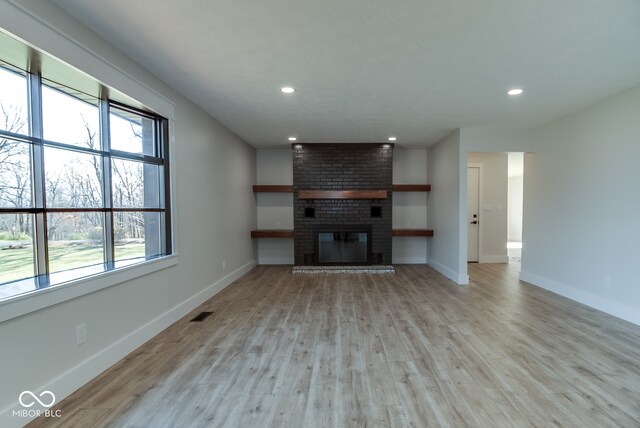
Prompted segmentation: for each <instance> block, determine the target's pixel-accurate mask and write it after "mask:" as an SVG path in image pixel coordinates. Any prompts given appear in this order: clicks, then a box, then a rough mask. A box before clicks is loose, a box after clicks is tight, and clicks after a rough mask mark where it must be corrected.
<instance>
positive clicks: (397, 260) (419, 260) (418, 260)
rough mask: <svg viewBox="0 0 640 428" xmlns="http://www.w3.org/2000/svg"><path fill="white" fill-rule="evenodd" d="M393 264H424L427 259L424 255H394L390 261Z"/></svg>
mask: <svg viewBox="0 0 640 428" xmlns="http://www.w3.org/2000/svg"><path fill="white" fill-rule="evenodd" d="M391 264H394V265H426V264H427V259H426V258H424V257H394V258H393V260H392V261H391Z"/></svg>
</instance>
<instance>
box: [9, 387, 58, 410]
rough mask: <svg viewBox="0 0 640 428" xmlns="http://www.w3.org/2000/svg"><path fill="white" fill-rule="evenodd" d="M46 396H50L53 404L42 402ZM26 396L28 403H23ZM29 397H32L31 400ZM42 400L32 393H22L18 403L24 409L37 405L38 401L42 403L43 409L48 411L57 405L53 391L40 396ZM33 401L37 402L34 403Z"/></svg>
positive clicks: (44, 392)
mask: <svg viewBox="0 0 640 428" xmlns="http://www.w3.org/2000/svg"><path fill="white" fill-rule="evenodd" d="M45 395H48V396H50V397H51V403H49V404H45V403H43V402H42V400H40V398H43V396H45ZM25 396H26V402H25V401H23V398H24V397H25ZM29 396H31V399H29ZM40 398H38V397H37V396H36V394H34V393H33V392H31V391H22V393H21V394H20V397H18V401H19V402H20V404H22V406H23V407H31V406H33V405H34V404H36V401H37V402H38V403H40V405H41V406H42V407H46V408H47V409H48V408H49V407H51V406H53V405H54V404H55V403H56V396H55V395H53V392H51V391H43V392H42V393H41V394H40ZM32 400H35V401H32Z"/></svg>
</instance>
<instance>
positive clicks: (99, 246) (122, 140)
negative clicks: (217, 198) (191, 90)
mask: <svg viewBox="0 0 640 428" xmlns="http://www.w3.org/2000/svg"><path fill="white" fill-rule="evenodd" d="M48 85H49V83H47V85H42V86H41V87H42V114H43V121H42V123H43V126H42V130H43V136H44V140H43V141H42V142H41V143H37V141H36V142H35V143H34V142H33V139H30V138H28V137H29V132H30V131H29V129H30V127H29V117H28V111H27V103H26V98H27V84H26V78H25V76H24V75H19V74H17V73H14V72H12V71H8V70H6V69H4V68H2V67H0V284H2V283H6V282H8V281H14V280H16V279H21V278H26V277H30V276H33V275H34V260H35V258H34V242H35V238H34V221H35V217H34V216H35V215H41V216H42V215H44V219H45V223H44V224H45V225H46V240H45V241H44V242H46V243H47V250H48V251H47V255H48V260H47V271H48V272H59V271H65V270H68V269H74V268H79V267H85V266H90V265H95V264H102V263H105V262H107V261H108V259H110V260H114V261H115V260H123V259H128V258H139V257H142V258H144V257H149V256H155V255H159V254H162V253H165V252H166V249H164V248H165V247H163V245H162V242H163V241H164V239H163V238H162V236H163V235H164V233H165V230H164V229H163V228H162V227H161V225H162V224H163V218H164V207H163V206H162V204H161V198H160V195H161V188H162V187H164V184H163V182H162V180H163V178H162V174H161V168H162V164H163V160H162V158H159V157H158V146H157V135H156V133H157V131H156V119H153V118H152V117H147V116H145V115H142V114H136V113H133V112H132V111H130V110H121V109H120V107H117V108H114V109H113V111H112V112H111V114H110V115H109V118H110V125H109V127H110V128H109V129H110V135H111V142H110V147H111V148H112V149H113V150H114V152H113V153H112V152H110V151H109V149H108V148H106V149H105V147H109V146H105V145H104V144H103V143H102V142H101V141H100V137H101V134H100V125H99V121H100V120H101V119H100V117H101V116H100V110H99V104H100V103H99V100H97V99H92V98H91V97H89V96H86V95H82V96H80V95H78V93H74V92H73V91H71V92H68V93H67V92H66V91H65V90H64V88H62V87H53V86H48ZM22 136H24V138H23V137H22ZM34 144H40V145H41V146H40V147H41V148H40V149H39V150H40V151H41V153H42V159H43V165H44V166H43V167H42V168H41V171H42V175H41V176H42V177H43V181H44V185H43V194H42V196H41V198H42V199H41V200H42V203H41V205H40V206H43V208H39V209H36V208H34V207H35V206H36V205H35V203H34V198H37V195H36V196H34V190H33V189H34V186H33V183H32V176H33V174H32V168H33V165H34V157H33V156H34V155H33V150H34V147H36V146H34ZM149 159H150V160H149ZM106 165H109V166H110V168H109V169H108V170H105V166H106ZM36 167H37V168H40V167H39V166H38V165H37V162H36ZM105 186H108V190H109V192H107V193H105ZM105 195H109V197H106V196H105ZM105 198H106V199H105ZM38 213H40V214H38ZM108 236H112V239H107V237H108ZM108 242H112V245H113V247H112V248H110V247H109V245H107V243H108ZM0 297H1V293H0Z"/></svg>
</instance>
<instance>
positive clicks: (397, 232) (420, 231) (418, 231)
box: [391, 229, 433, 237]
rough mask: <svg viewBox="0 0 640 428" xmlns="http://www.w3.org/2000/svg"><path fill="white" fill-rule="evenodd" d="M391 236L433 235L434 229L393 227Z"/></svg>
mask: <svg viewBox="0 0 640 428" xmlns="http://www.w3.org/2000/svg"><path fill="white" fill-rule="evenodd" d="M391 236H403V237H412V236H426V237H431V236H433V230H431V229H393V230H392V231H391Z"/></svg>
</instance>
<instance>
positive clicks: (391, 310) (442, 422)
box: [30, 264, 640, 427]
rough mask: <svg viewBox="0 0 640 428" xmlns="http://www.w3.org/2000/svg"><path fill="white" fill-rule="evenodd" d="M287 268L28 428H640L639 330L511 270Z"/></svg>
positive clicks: (168, 334) (172, 333)
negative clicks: (464, 276)
mask: <svg viewBox="0 0 640 428" xmlns="http://www.w3.org/2000/svg"><path fill="white" fill-rule="evenodd" d="M290 269H291V268H290V267H282V266H260V267H258V268H256V269H254V270H253V271H251V272H250V273H249V274H247V275H246V276H244V277H243V278H241V279H240V280H239V281H237V282H236V283H234V284H232V285H231V286H229V287H228V288H227V289H225V290H224V291H223V292H221V293H220V294H218V295H217V296H215V297H214V298H213V299H211V300H209V301H208V302H206V303H205V304H203V305H202V306H201V307H199V308H198V309H197V310H196V311H193V313H191V314H189V316H187V317H185V318H184V319H182V320H180V321H179V322H177V323H176V324H174V325H173V326H171V327H170V328H168V329H167V330H165V331H164V332H162V333H161V334H160V335H158V336H156V337H155V338H154V339H152V340H151V341H149V342H148V343H146V344H145V345H144V346H142V347H141V348H139V349H137V350H136V351H134V352H133V353H131V354H130V355H129V356H127V357H126V358H125V359H123V360H122V361H120V362H119V363H117V364H116V365H115V366H113V367H112V368H111V369H109V370H107V371H106V372H104V373H103V374H101V375H100V376H99V377H97V378H96V379H94V380H93V381H92V382H90V383H89V384H87V385H86V386H84V387H83V388H81V389H80V390H78V391H77V392H75V393H74V394H72V395H71V396H69V397H68V398H67V399H65V400H63V401H62V402H61V403H60V404H59V405H57V406H56V409H60V410H61V411H62V415H63V416H62V418H60V419H57V420H56V419H49V420H44V419H42V418H41V419H38V420H36V421H34V422H33V423H32V424H31V425H30V426H33V427H38V426H47V427H105V426H108V427H217V426H224V427H359V426H362V427H364V426H367V427H369V426H371V427H387V426H389V427H405V426H413V427H427V426H438V427H440V426H443V427H446V426H452V427H463V426H470V427H521V426H522V427H527V426H540V427H549V426H571V427H574V426H575V427H609V426H623V427H637V426H640V327H637V326H634V325H632V324H629V323H626V322H624V321H620V320H618V319H616V318H613V317H611V316H608V315H605V314H603V313H601V312H598V311H596V310H593V309H590V308H588V307H586V306H583V305H580V304H577V303H575V302H572V301H570V300H568V299H564V298H562V297H560V296H557V295H554V294H552V293H549V292H547V291H544V290H542V289H539V288H536V287H534V286H531V285H528V284H525V283H520V282H518V280H517V270H516V269H515V268H514V267H513V266H509V265H496V264H486V265H478V264H476V265H470V274H471V277H472V284H471V285H469V286H463V287H461V286H456V285H454V284H453V283H451V282H450V281H449V280H447V279H445V278H444V277H442V276H441V275H439V274H438V273H436V272H435V271H433V270H431V269H430V268H428V267H426V266H397V273H396V274H395V275H392V274H383V275H381V274H378V275H364V274H351V275H305V274H298V275H292V274H291V273H290ZM200 311H213V312H214V314H213V315H212V316H211V317H209V318H208V319H206V320H205V321H204V322H202V323H189V322H188V320H189V319H190V318H192V317H193V316H194V315H195V314H196V313H198V312H200Z"/></svg>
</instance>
